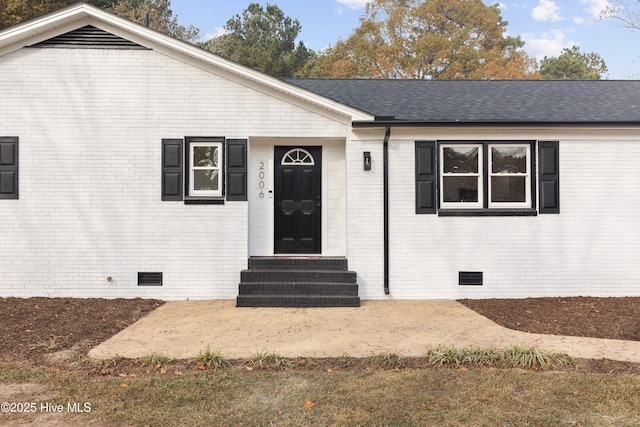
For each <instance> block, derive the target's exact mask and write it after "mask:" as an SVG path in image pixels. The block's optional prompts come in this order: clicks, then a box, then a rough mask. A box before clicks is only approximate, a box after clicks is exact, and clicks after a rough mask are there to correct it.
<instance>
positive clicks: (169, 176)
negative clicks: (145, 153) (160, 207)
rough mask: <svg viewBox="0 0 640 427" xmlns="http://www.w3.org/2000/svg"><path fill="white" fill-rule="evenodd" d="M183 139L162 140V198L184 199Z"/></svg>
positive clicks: (170, 199) (171, 199) (166, 199)
mask: <svg viewBox="0 0 640 427" xmlns="http://www.w3.org/2000/svg"><path fill="white" fill-rule="evenodd" d="M182 150H183V148H182V139H163V140H162V200H164V201H181V200H182V199H183V193H182V189H183V185H182V179H183V178H182V177H183V170H182V165H183V164H184V162H183V160H182V153H183V151H182Z"/></svg>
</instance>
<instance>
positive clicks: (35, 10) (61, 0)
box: [0, 0, 75, 29]
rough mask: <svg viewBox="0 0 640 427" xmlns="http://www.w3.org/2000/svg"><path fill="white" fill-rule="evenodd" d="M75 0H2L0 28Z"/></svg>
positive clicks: (0, 2) (0, 5)
mask: <svg viewBox="0 0 640 427" xmlns="http://www.w3.org/2000/svg"><path fill="white" fill-rule="evenodd" d="M74 2H75V0H32V1H24V0H0V29H3V28H7V27H10V26H12V25H16V24H19V23H20V22H23V21H27V20H29V19H32V18H35V17H38V16H41V15H44V14H46V13H49V12H51V11H53V10H56V9H60V8H63V7H66V6H68V5H70V4H71V3H74Z"/></svg>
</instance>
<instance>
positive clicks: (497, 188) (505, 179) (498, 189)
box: [491, 176, 527, 202]
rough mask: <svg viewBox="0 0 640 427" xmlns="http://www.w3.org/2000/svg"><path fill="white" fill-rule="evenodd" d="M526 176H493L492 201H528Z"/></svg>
mask: <svg viewBox="0 0 640 427" xmlns="http://www.w3.org/2000/svg"><path fill="white" fill-rule="evenodd" d="M526 197H527V196H526V178H525V177H520V176H493V177H492V178H491V201H492V202H526V201H527V199H526Z"/></svg>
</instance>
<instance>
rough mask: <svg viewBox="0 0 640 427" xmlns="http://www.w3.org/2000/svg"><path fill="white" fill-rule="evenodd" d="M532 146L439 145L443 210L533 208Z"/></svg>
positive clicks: (518, 144)
mask: <svg viewBox="0 0 640 427" xmlns="http://www.w3.org/2000/svg"><path fill="white" fill-rule="evenodd" d="M531 145H532V144H531V143H509V142H496V143H442V144H440V149H439V157H440V165H439V167H440V208H441V209H483V208H484V209H526V208H531V207H532V201H531V194H532V191H531V169H532V166H531V164H532V158H531Z"/></svg>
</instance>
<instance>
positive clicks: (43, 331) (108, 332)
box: [0, 298, 164, 364]
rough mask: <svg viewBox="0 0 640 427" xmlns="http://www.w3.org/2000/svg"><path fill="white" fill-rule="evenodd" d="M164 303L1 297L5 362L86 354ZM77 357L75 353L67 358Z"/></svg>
mask: <svg viewBox="0 0 640 427" xmlns="http://www.w3.org/2000/svg"><path fill="white" fill-rule="evenodd" d="M162 304H164V302H163V301H159V300H150V299H101V298H91V299H81V298H0V360H6V361H30V362H33V363H35V364H47V363H48V362H49V360H50V359H51V355H52V354H55V353H59V352H62V351H64V350H70V351H73V352H76V353H79V354H81V355H86V353H87V352H88V351H89V350H90V349H91V348H93V347H94V346H96V345H98V344H100V343H101V342H102V341H104V340H106V339H107V338H109V337H111V336H113V335H115V334H116V333H118V332H120V331H121V330H123V329H124V328H126V327H127V326H129V325H131V324H132V323H134V322H135V321H136V320H138V319H140V318H141V317H143V316H144V315H146V314H147V313H149V312H151V311H153V310H155V309H156V308H158V307H160V306H161V305H162ZM62 354H63V355H64V357H71V358H73V356H72V353H70V352H66V354H65V353H62Z"/></svg>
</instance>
